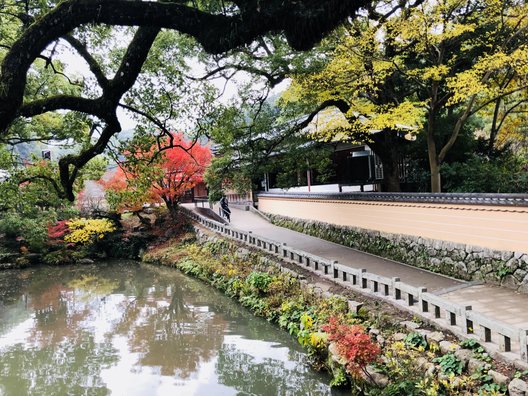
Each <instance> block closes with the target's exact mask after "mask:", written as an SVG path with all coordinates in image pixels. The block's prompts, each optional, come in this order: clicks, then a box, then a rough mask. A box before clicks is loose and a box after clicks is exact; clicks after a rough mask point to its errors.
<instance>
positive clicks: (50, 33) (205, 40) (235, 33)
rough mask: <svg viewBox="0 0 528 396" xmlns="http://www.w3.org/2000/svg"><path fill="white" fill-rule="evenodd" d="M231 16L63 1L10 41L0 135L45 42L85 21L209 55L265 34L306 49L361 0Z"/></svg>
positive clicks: (272, 0) (108, 0) (274, 5)
mask: <svg viewBox="0 0 528 396" xmlns="http://www.w3.org/2000/svg"><path fill="white" fill-rule="evenodd" d="M239 3H240V4H239V7H240V10H241V12H240V13H239V14H234V15H221V14H208V13H206V12H203V11H200V10H198V9H194V8H191V7H187V6H184V5H181V4H178V3H169V2H167V3H161V2H160V3H158V2H143V1H129V0H66V1H64V2H62V3H60V4H59V5H58V6H57V7H55V8H54V9H53V10H51V11H50V12H49V13H47V14H46V15H45V16H43V17H42V18H41V19H39V20H38V21H36V22H34V23H33V24H32V25H30V26H29V27H28V29H27V30H26V31H25V32H24V33H23V35H22V36H21V37H20V38H19V39H18V40H17V41H16V42H15V43H14V44H13V47H12V48H11V50H10V51H9V52H8V54H7V55H6V57H5V58H4V61H3V63H2V68H1V71H0V133H3V132H4V131H5V130H6V128H7V127H8V125H9V124H10V123H11V122H12V121H13V120H14V118H16V116H17V115H18V109H19V107H20V106H21V105H22V97H23V93H24V88H25V85H26V75H27V71H28V69H29V67H30V65H31V63H32V62H33V61H34V59H35V58H36V57H37V56H38V55H39V54H40V53H41V52H42V51H43V50H44V49H45V48H46V46H47V45H48V44H49V43H51V42H53V41H54V40H56V39H58V38H59V37H63V36H65V35H66V34H68V33H69V32H71V31H72V30H73V29H75V28H76V27H79V26H81V25H84V24H87V23H102V24H109V25H126V26H156V27H159V28H168V29H175V30H178V31H180V32H182V33H186V34H189V35H191V36H193V37H195V38H196V39H197V40H198V42H200V43H201V44H202V45H203V47H204V49H205V50H206V51H208V52H210V53H221V52H224V51H227V50H229V49H232V48H235V47H237V46H240V45H243V44H247V43H249V42H251V41H252V40H254V39H256V38H258V37H259V36H261V35H262V34H265V33H268V32H280V31H283V32H285V35H286V37H287V39H288V41H289V43H290V44H291V45H292V46H293V47H294V48H295V49H299V50H306V49H308V48H310V47H312V46H313V45H314V44H315V43H316V42H317V41H319V40H320V39H321V38H322V37H323V36H324V35H325V34H326V33H327V32H329V31H330V30H331V29H333V28H334V27H335V26H336V25H337V24H338V23H340V22H341V21H343V20H344V19H345V18H346V17H348V16H350V15H352V14H353V13H354V12H355V11H357V10H358V8H360V7H361V6H363V5H366V4H368V3H369V1H367V0H326V1H319V0H299V1H295V2H294V1H288V2H285V1H283V0H268V1H267V2H266V3H265V4H262V5H261V2H260V1H259V0H249V1H243V2H242V1H241V2H239Z"/></svg>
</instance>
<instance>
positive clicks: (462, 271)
mask: <svg viewBox="0 0 528 396" xmlns="http://www.w3.org/2000/svg"><path fill="white" fill-rule="evenodd" d="M455 269H456V270H457V272H458V273H459V274H467V273H468V269H467V266H466V264H465V263H463V262H462V261H459V262H457V263H455Z"/></svg>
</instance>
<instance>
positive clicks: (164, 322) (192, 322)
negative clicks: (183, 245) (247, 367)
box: [117, 273, 227, 378]
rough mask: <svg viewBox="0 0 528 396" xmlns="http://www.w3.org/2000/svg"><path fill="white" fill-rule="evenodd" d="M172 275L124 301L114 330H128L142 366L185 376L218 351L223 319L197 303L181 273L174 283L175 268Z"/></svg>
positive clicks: (181, 376)
mask: <svg viewBox="0 0 528 396" xmlns="http://www.w3.org/2000/svg"><path fill="white" fill-rule="evenodd" d="M171 279H172V282H170V281H169V282H170V283H168V280H167V279H163V278H160V279H157V280H153V279H152V280H151V281H152V283H151V285H152V284H156V285H157V286H156V287H153V286H150V287H145V289H146V290H147V292H146V293H144V295H143V296H142V297H141V298H137V299H135V300H134V301H133V302H131V303H129V304H128V306H127V307H126V308H125V312H124V315H123V316H122V321H121V323H120V324H119V326H118V327H117V331H118V332H121V333H123V334H127V335H128V337H129V345H130V348H131V350H132V352H136V353H140V355H141V357H140V359H139V362H138V363H139V364H140V365H142V366H150V367H159V368H160V372H161V374H162V375H168V376H172V375H177V376H178V377H180V378H187V377H189V376H190V375H191V374H192V373H193V372H196V371H197V370H198V369H199V366H200V362H204V361H209V360H211V359H212V358H213V357H214V356H216V353H217V350H218V349H219V348H220V346H221V345H222V341H223V335H224V331H225V328H226V325H227V324H226V323H225V321H224V320H223V319H222V317H221V316H219V315H216V314H214V313H213V312H211V311H209V309H208V307H207V305H206V304H204V303H201V301H200V300H202V298H201V297H200V295H199V294H195V293H193V291H192V290H191V289H190V288H189V283H188V282H186V280H185V278H183V277H182V278H181V279H178V282H177V283H175V282H174V273H173V274H172V276H171ZM201 291H202V293H203V292H204V290H203V289H202V290H201Z"/></svg>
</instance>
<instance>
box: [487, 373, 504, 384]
mask: <svg viewBox="0 0 528 396" xmlns="http://www.w3.org/2000/svg"><path fill="white" fill-rule="evenodd" d="M488 375H489V376H490V377H491V378H493V382H495V383H496V384H498V385H506V384H507V383H508V381H509V378H508V377H506V376H505V375H504V374H501V373H499V372H498V371H495V370H488Z"/></svg>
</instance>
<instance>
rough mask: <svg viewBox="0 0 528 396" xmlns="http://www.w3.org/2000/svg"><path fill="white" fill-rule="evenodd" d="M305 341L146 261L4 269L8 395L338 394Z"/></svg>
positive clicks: (1, 336) (0, 389)
mask: <svg viewBox="0 0 528 396" xmlns="http://www.w3.org/2000/svg"><path fill="white" fill-rule="evenodd" d="M328 382H329V378H328V377H327V376H324V375H320V374H317V373H315V372H313V371H312V370H311V369H310V368H309V367H308V366H307V364H306V356H305V355H304V354H303V353H302V351H301V349H300V347H299V346H298V345H297V343H296V342H295V340H293V338H291V337H290V336H289V335H288V334H285V333H284V332H283V331H280V330H278V329H277V328H276V327H274V326H273V325H271V324H269V323H267V322H266V321H265V320H262V319H260V318H255V317H253V316H252V315H251V314H250V313H249V312H248V311H247V310H245V309H244V308H242V307H240V306H239V305H238V304H237V303H235V302H234V301H232V300H230V299H229V298H227V297H226V296H224V295H222V294H221V293H220V292H218V291H216V290H214V289H212V288H211V287H210V286H207V285H205V284H204V283H202V282H199V281H197V280H194V279H191V278H189V277H186V276H185V275H182V274H181V273H179V272H178V271H176V270H172V269H169V268H161V267H156V266H149V265H142V264H138V263H135V262H123V261H120V262H106V263H100V264H97V265H89V266H76V267H60V268H57V267H36V268H30V269H26V270H21V271H3V272H0V395H16V396H18V395H108V394H112V395H127V396H128V395H149V396H150V395H182V396H185V395H214V396H216V395H328V394H333V393H332V392H331V390H330V388H329V386H328Z"/></svg>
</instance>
